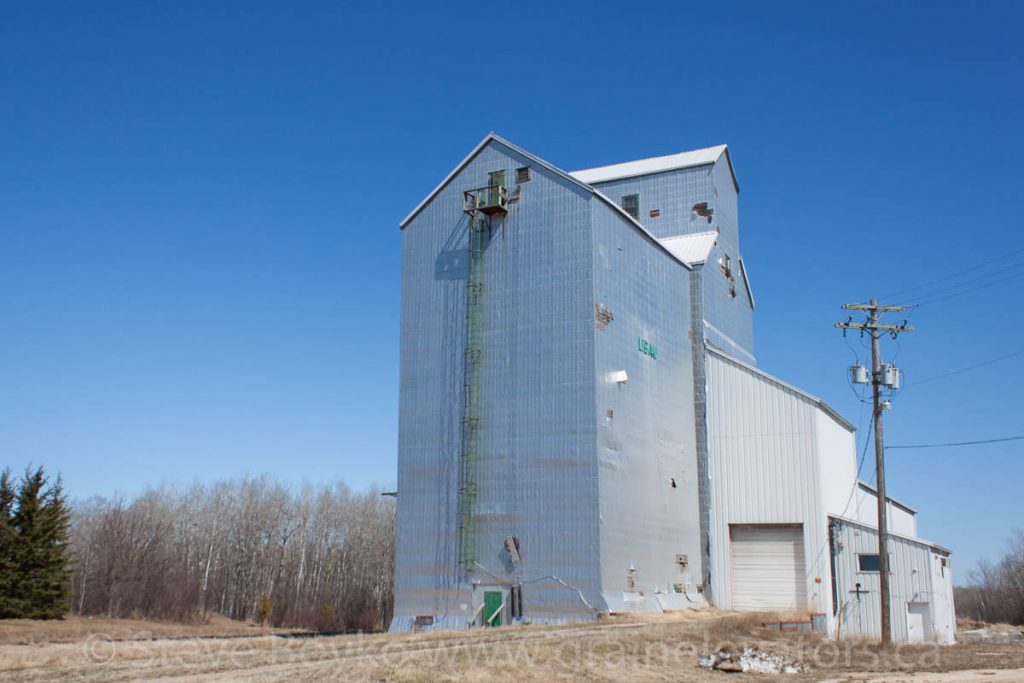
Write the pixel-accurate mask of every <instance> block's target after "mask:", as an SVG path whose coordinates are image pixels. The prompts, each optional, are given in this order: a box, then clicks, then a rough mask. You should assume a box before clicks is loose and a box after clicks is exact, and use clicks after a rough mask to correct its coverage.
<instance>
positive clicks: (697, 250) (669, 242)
mask: <svg viewBox="0 0 1024 683" xmlns="http://www.w3.org/2000/svg"><path fill="white" fill-rule="evenodd" d="M659 241H660V242H661V243H662V244H663V245H665V248H667V249H668V250H669V251H671V252H672V253H673V254H675V255H676V256H677V257H679V258H680V259H682V260H683V261H686V262H687V263H689V264H690V265H691V266H692V265H696V264H698V263H704V262H705V261H707V260H708V254H710V253H711V249H712V247H714V246H715V242H716V241H718V231H717V230H711V231H708V232H695V233H691V234H689V235H677V236H676V237H666V238H665V239H662V240H659Z"/></svg>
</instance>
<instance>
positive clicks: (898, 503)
mask: <svg viewBox="0 0 1024 683" xmlns="http://www.w3.org/2000/svg"><path fill="white" fill-rule="evenodd" d="M857 486H859V487H861V488H862V489H864V490H865V491H867V492H868V493H870V494H871V495H873V496H874V497H875V498H878V489H876V488H875V487H874V486H872V485H871V484H869V483H867V482H866V481H864V480H863V479H858V480H857ZM885 499H886V500H887V501H889V502H890V503H892V504H893V505H895V506H896V507H901V508H903V509H904V510H906V511H907V512H909V513H911V514H913V515H916V514H917V509H916V508H912V507H910V506H909V505H907V504H906V503H904V502H902V501H899V500H896V499H895V498H893V497H892V496H890V495H886V496H885Z"/></svg>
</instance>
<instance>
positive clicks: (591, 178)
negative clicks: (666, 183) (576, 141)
mask: <svg viewBox="0 0 1024 683" xmlns="http://www.w3.org/2000/svg"><path fill="white" fill-rule="evenodd" d="M725 148H726V147H725V145H715V146H714V147H705V148H704V149H695V150H692V151H690V152H679V153H678V154H668V155H665V156H661V157H651V158H649V159H637V160H636V161H627V162H624V163H621V164H611V165H610V166H598V167H597V168H588V169H583V170H580V171H573V172H572V173H570V174H569V175H571V176H572V177H574V178H576V179H577V180H579V181H582V182H584V183H603V182H606V181H608V180H615V179H618V178H629V177H632V176H638V175H648V174H651V173H661V172H662V171H673V170H675V169H677V168H687V167H690V166H701V165H703V164H713V163H715V162H716V161H718V157H720V156H722V153H723V152H725Z"/></svg>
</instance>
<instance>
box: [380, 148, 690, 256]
mask: <svg viewBox="0 0 1024 683" xmlns="http://www.w3.org/2000/svg"><path fill="white" fill-rule="evenodd" d="M491 142H497V143H499V144H502V145H504V146H505V147H508V148H509V149H511V150H512V151H513V152H516V153H517V154H521V155H522V156H524V157H526V158H527V159H529V160H530V161H532V162H534V163H535V164H537V165H538V166H541V167H543V168H545V169H547V170H548V171H550V172H552V173H554V174H556V175H558V176H560V177H562V178H564V179H566V180H568V181H569V182H571V183H572V184H574V185H577V186H578V187H580V188H582V189H583V190H586V191H587V192H589V193H591V194H592V195H594V196H595V197H597V199H599V200H601V201H602V202H604V203H605V204H607V205H608V206H609V207H610V208H611V209H612V210H613V211H615V212H616V213H617V214H619V215H620V216H622V217H623V218H625V219H626V221H627V222H628V223H629V224H630V225H632V226H633V228H634V229H635V230H636V231H637V232H639V233H640V234H641V235H643V236H644V237H646V238H647V239H648V240H649V241H650V242H652V243H653V244H654V245H655V246H656V247H658V248H660V249H661V250H662V251H664V252H665V253H666V254H668V255H669V256H671V257H672V258H673V259H675V260H676V261H678V262H679V263H680V264H682V265H683V266H684V267H685V268H686V269H687V270H691V268H690V264H689V263H687V262H686V261H684V260H682V259H681V258H679V257H678V256H676V255H675V254H673V253H672V252H671V251H669V250H668V249H667V248H666V247H665V245H663V244H662V243H661V242H659V241H658V238H657V237H655V236H654V235H653V234H652V233H651V232H650V231H649V230H648V229H647V228H645V227H644V226H643V224H642V223H640V221H638V220H637V219H635V218H633V217H632V216H631V215H630V214H629V213H627V212H626V210H625V209H623V208H622V207H621V206H619V205H618V204H616V203H615V202H613V201H612V200H611V199H609V198H608V197H607V196H606V195H604V194H602V193H601V192H600V191H599V190H598V189H597V188H594V187H591V186H590V185H588V184H586V183H584V182H582V181H581V180H579V179H578V178H574V177H572V175H570V174H569V173H566V172H565V171H563V170H562V169H560V168H558V167H557V166H553V165H552V164H549V163H548V162H546V161H544V160H543V159H541V158H540V157H538V156H537V155H535V154H531V153H530V152H527V151H526V150H525V149H523V148H521V147H517V146H516V145H514V144H512V143H511V142H509V141H508V140H506V139H505V138H503V137H501V136H500V135H498V134H497V133H495V132H493V131H492V132H490V133H488V134H487V135H485V136H484V139H483V140H481V141H480V142H479V143H478V144H477V146H476V147H474V148H473V150H472V151H471V152H470V153H469V154H467V155H466V157H465V158H464V159H463V160H462V161H460V162H459V163H458V165H457V166H456V167H455V168H453V169H452V170H451V173H449V174H448V175H446V176H445V177H444V180H442V181H441V182H440V183H438V185H437V187H435V188H434V189H433V190H431V192H430V194H428V195H427V196H426V197H424V198H423V201H421V202H420V203H419V204H417V205H416V208H414V209H413V210H412V211H410V212H409V215H408V216H406V217H405V218H404V219H403V220H402V222H401V223H399V227H400V228H401V229H403V230H404V229H405V226H406V225H408V224H409V222H410V221H411V220H412V219H413V218H415V217H416V216H417V215H418V214H419V212H420V211H422V210H423V209H424V207H426V206H427V204H429V203H430V202H431V201H433V199H434V197H436V196H437V195H438V194H439V193H440V192H441V190H443V189H444V188H445V187H446V186H447V185H448V183H450V182H451V181H452V180H453V179H454V178H455V176H457V175H458V174H459V171H461V170H462V169H463V168H464V167H465V166H466V165H467V164H468V163H469V162H470V161H472V160H473V159H474V157H476V155H477V154H479V153H480V151H481V150H482V149H483V148H484V147H486V146H487V145H489V144H490V143H491Z"/></svg>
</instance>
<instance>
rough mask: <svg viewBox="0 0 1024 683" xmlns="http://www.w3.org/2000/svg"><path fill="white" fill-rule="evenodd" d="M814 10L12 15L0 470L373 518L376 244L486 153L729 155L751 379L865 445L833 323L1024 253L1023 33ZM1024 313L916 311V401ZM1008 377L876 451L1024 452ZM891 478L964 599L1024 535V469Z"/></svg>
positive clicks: (949, 404) (342, 9)
mask: <svg viewBox="0 0 1024 683" xmlns="http://www.w3.org/2000/svg"><path fill="white" fill-rule="evenodd" d="M828 5H829V6H828V7H822V6H819V4H818V3H809V4H800V3H794V2H785V3H749V4H748V3H699V4H689V5H687V4H684V3H663V4H650V5H646V4H643V3H635V4H631V5H621V4H620V5H614V6H607V7H606V6H603V5H600V4H595V3H582V4H576V5H572V4H560V3H533V2H527V1H523V2H517V3H512V4H505V5H501V6H495V5H487V4H480V3H464V4H458V3H452V4H441V3H429V4H427V3H424V4H421V5H418V6H416V5H403V4H395V3H384V2H382V3H366V4H365V5H364V6H359V7H357V6H348V5H346V4H343V3H324V4H312V3H277V4H265V3H252V2H246V3H234V4H232V3H226V2H225V3H204V2H182V3H178V2H175V3H103V2H90V3H66V4H60V3H30V4H26V3H13V2H3V3H0V13H2V14H0V18H2V20H0V453H2V456H3V461H4V462H6V463H7V464H9V465H11V466H13V467H15V468H16V469H21V468H22V467H24V466H25V465H27V464H28V463H36V464H44V465H46V466H47V467H48V468H49V469H51V470H54V471H60V472H62V473H63V475H64V478H65V481H66V484H67V486H68V488H69V489H70V490H71V492H72V493H73V494H74V495H75V496H87V495H91V494H111V493H113V492H115V491H120V492H124V493H128V494H131V493H134V492H137V491H139V490H141V489H142V488H143V487H144V486H146V485H149V484H159V483H161V482H176V481H190V480H192V479H195V478H198V479H213V478H220V477H231V476H237V475H239V474H242V473H263V472H267V473H270V474H272V475H274V476H276V477H278V478H280V479H282V480H285V481H294V482H299V481H302V480H311V481H317V480H323V479H335V478H344V479H345V480H347V481H348V482H350V483H351V484H352V485H353V486H356V487H363V486H367V485H369V484H370V483H371V482H379V483H381V484H383V485H393V484H394V480H395V451H396V430H397V392H398V376H397V369H398V310H399V277H400V250H399V247H400V233H399V230H398V222H399V220H400V219H401V218H402V217H403V216H404V215H405V214H406V213H407V212H408V211H409V210H410V209H411V208H412V207H413V206H415V205H416V203H417V202H418V201H419V200H420V199H421V198H422V197H423V196H424V195H425V194H426V193H427V192H428V191H429V190H430V189H431V188H432V187H433V186H434V184H436V183H437V181H438V180H439V179H440V178H441V177H443V176H444V175H445V174H446V173H447V172H448V171H449V170H450V169H451V167H452V166H453V165H454V164H455V163H456V162H458V161H459V160H460V159H461V158H462V156H463V155H464V154H465V153H466V152H467V151H468V150H469V149H470V148H471V147H472V146H473V145H474V144H476V142H478V141H479V139H480V138H481V137H482V136H483V135H484V134H486V133H487V132H488V131H489V130H495V131H497V132H498V133H500V134H501V135H503V136H504V137H506V138H508V139H510V140H512V141H513V142H515V143H517V144H519V145H521V146H523V147H525V148H527V149H529V150H531V151H533V152H535V153H536V154H538V155H539V156H541V157H543V158H545V159H547V160H549V161H551V162H552V163H554V164H555V165H557V166H560V167H562V168H566V169H575V168H581V167H587V166H594V165H599V164H605V163H613V162H618V161H624V160H628V159H633V158H638V157H644V156H652V155H658V154H665V153H670V152H675V151H679V150H683V149H692V148H696V147H702V146H707V145H712V144H718V143H722V142H725V143H728V144H729V145H730V148H731V150H732V155H733V159H734V161H735V164H736V170H737V174H738V176H739V181H740V186H741V194H740V215H741V236H742V237H741V239H742V249H743V255H744V258H745V261H746V263H747V265H748V268H749V271H750V275H751V280H752V284H753V287H754V292H755V295H756V296H757V302H758V308H757V311H756V318H755V325H756V327H755V344H756V351H757V355H758V358H759V362H760V364H761V366H762V367H763V368H764V369H766V370H768V371H769V372H772V373H774V374H777V375H779V376H781V377H783V378H785V379H786V380H788V381H790V382H791V383H793V384H796V385H798V386H800V387H802V388H805V389H806V390H808V391H810V392H812V393H815V394H817V395H819V396H821V397H822V398H824V399H825V400H827V401H829V402H830V403H831V404H833V405H834V406H835V407H836V408H837V409H838V410H840V411H841V412H842V413H844V414H845V415H846V416H847V417H849V418H850V420H851V421H853V422H855V423H856V422H858V417H860V418H861V422H862V424H863V425H864V426H865V427H866V421H867V414H861V413H860V411H859V408H860V404H859V402H858V401H857V399H856V398H854V396H853V395H852V394H851V392H850V389H849V387H848V386H847V384H846V380H845V378H844V373H845V369H846V366H847V365H849V363H850V362H851V361H852V359H853V356H854V354H853V353H851V351H850V349H849V348H848V347H847V346H846V344H844V342H843V340H842V337H841V336H840V334H839V333H838V332H837V331H836V330H834V329H833V328H832V324H833V323H834V322H835V321H836V320H840V319H842V318H843V314H842V311H840V310H839V306H840V304H842V303H844V302H847V301H856V300H863V299H866V298H868V297H870V296H885V295H887V294H889V293H893V292H898V291H899V290H901V289H905V288H907V287H913V286H915V285H918V284H920V283H923V282H928V281H931V280H935V279H938V278H943V277H946V276H948V275H951V274H954V273H957V272H958V271H960V270H963V269H964V268H968V267H970V266H972V265H974V264H979V263H984V262H986V261H989V260H992V259H995V258H999V257H1002V256H1004V255H1006V254H1010V253H1011V252H1013V251H1014V250H1015V249H1021V248H1024V237H1022V236H1021V234H1020V229H1021V227H1022V226H1021V219H1020V217H1019V212H1020V201H1019V198H1020V185H1021V175H1022V174H1021V171H1020V161H1019V160H1020V158H1021V157H1022V154H1024V136H1022V133H1021V126H1020V122H1021V121H1022V120H1024V93H1022V88H1021V85H1020V81H1021V73H1022V66H1024V64H1022V61H1024V60H1022V57H1024V47H1022V45H1021V41H1020V40H1019V26H1020V25H1021V22H1022V20H1024V11H1022V10H1021V8H1020V6H1019V5H1014V4H1011V3H977V4H969V5H968V4H965V5H962V6H958V5H950V4H930V5H929V7H928V8H927V9H924V8H923V6H920V8H919V6H918V5H917V4H916V3H872V4H859V5H855V4H853V3H842V4H839V3H828ZM1015 84H1016V85H1015ZM1022 262H1024V254H1011V255H1010V256H1008V257H1007V258H1004V259H1003V260H1001V261H999V262H997V263H995V264H992V265H990V266H987V267H986V268H983V269H981V270H979V271H974V272H973V273H972V276H974V277H977V276H985V275H987V274H988V273H990V272H1001V273H1004V275H1005V276H1012V275H1017V274H1020V273H1021V270H1020V267H1019V265H1015V264H1020V263H1022ZM970 277H971V276H966V275H965V276H961V278H960V280H956V279H954V280H952V281H948V282H945V283H940V284H936V285H932V286H931V288H930V289H924V290H918V291H915V292H913V293H912V294H913V295H922V294H926V293H928V292H931V291H935V290H939V289H942V288H944V287H947V286H950V285H955V284H957V283H958V282H960V281H962V280H964V279H970ZM994 279H999V278H998V277H995V276H992V278H990V279H989V280H982V281H981V282H980V284H989V283H991V282H993V281H994ZM955 291H956V290H954V292H955ZM1022 294H1024V278H1016V277H1014V278H1011V279H1009V280H1007V281H1005V282H1003V283H1000V284H998V285H996V286H991V287H986V288H984V289H981V290H978V291H976V292H971V293H967V294H964V295H963V296H958V297H953V298H951V299H948V300H944V301H939V302H936V303H934V304H931V305H929V306H924V307H922V308H921V309H919V310H918V311H916V312H915V313H914V316H913V318H912V322H913V323H914V324H915V325H916V326H917V331H916V332H914V333H912V334H908V335H906V336H904V337H903V338H901V340H900V343H901V350H900V352H899V356H898V358H897V363H898V364H899V365H901V366H902V367H903V368H904V369H905V370H906V373H907V380H908V381H910V382H913V381H914V380H915V378H918V379H921V378H927V377H930V376H933V375H937V374H941V373H943V372H946V371H949V370H954V369H958V368H961V367H964V366H967V365H971V364H974V363H977V362H980V361H984V360H987V359H990V358H995V357H997V356H1001V355H1004V354H1007V353H1011V352H1014V351H1017V350H1020V349H1024V311H1022V310H1021V306H1020V300H1021V295H1022ZM905 298H906V299H909V298H912V297H911V296H910V295H908V296H907V297H905ZM852 343H853V345H854V346H855V348H857V349H858V350H859V353H860V356H861V358H862V359H863V358H864V353H863V348H862V347H860V346H858V344H859V341H858V340H856V339H854V340H852ZM885 349H886V352H887V354H888V355H889V356H891V355H892V354H893V353H894V352H895V351H896V347H895V345H894V344H892V343H891V342H888V343H886V345H885ZM1022 370H1024V355H1022V356H1016V357H1013V358H1010V359H1006V360H1004V361H1001V362H998V363H994V364H992V365H989V366H985V367H983V368H979V369H977V370H974V371H971V372H966V373H962V374H958V375H954V376H952V377H949V378H947V379H943V380H937V381H935V382H930V383H928V384H926V385H923V386H921V387H910V388H908V389H907V390H906V391H905V392H904V393H903V394H902V395H900V396H899V397H898V398H897V400H896V401H895V405H894V408H893V410H892V412H890V413H888V414H887V416H886V417H887V422H886V436H887V440H888V442H889V443H891V444H908V443H930V442H945V441H962V440H972V439H983V438H992V437H1002V436H1010V435H1016V434H1020V433H1024V420H1022V418H1021V409H1022V408H1024V401H1022V395H1024V389H1022V383H1021V375H1022ZM862 432H864V433H866V429H863V430H862ZM868 460H869V462H870V461H871V458H870V454H869V458H868ZM888 463H889V464H888V483H889V489H890V492H891V494H892V495H894V496H896V497H900V498H905V499H906V500H908V501H909V502H911V503H913V504H914V505H915V506H916V507H917V508H918V509H919V510H920V512H921V529H920V530H921V533H922V535H924V536H926V537H929V538H932V539H933V540H935V541H937V542H940V543H943V544H945V545H948V546H950V547H951V548H953V549H954V550H955V551H956V554H955V555H954V561H955V562H957V566H958V567H959V570H958V573H959V576H960V577H962V576H963V575H964V572H965V570H966V569H967V568H969V567H971V566H973V565H974V563H975V562H976V561H977V560H978V559H980V558H983V557H990V558H994V557H996V556H998V555H999V554H1001V552H1002V548H1003V539H1004V538H1005V537H1006V536H1007V535H1008V533H1009V531H1010V529H1011V528H1012V527H1014V526H1017V527H1020V526H1024V517H1022V512H1021V510H1022V507H1021V505H1020V482H1021V481H1024V442H1016V443H1014V442H1010V443H1005V444H995V445H990V446H980V447H976V448H957V449H936V450H921V451H895V452H893V453H890V456H889V460H888ZM863 475H864V476H865V477H867V478H870V477H871V467H870V466H869V467H867V468H866V470H865V472H864V473H863Z"/></svg>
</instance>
